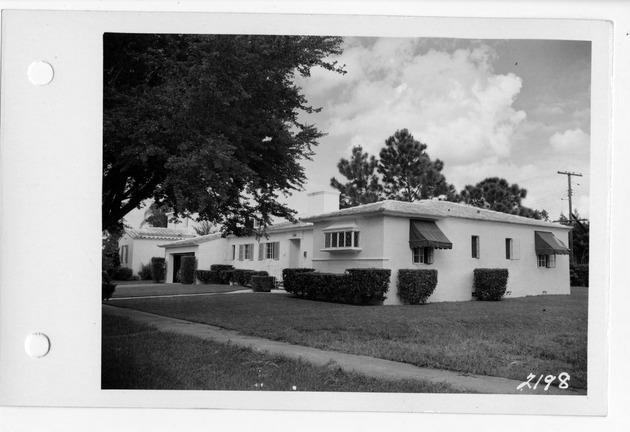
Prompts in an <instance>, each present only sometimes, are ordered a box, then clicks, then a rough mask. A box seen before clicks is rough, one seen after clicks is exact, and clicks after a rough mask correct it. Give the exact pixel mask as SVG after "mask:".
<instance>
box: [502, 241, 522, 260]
mask: <svg viewBox="0 0 630 432" xmlns="http://www.w3.org/2000/svg"><path fill="white" fill-rule="evenodd" d="M519 258H520V242H519V240H516V239H512V238H506V239H505V259H508V260H517V259H519Z"/></svg>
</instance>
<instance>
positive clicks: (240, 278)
mask: <svg viewBox="0 0 630 432" xmlns="http://www.w3.org/2000/svg"><path fill="white" fill-rule="evenodd" d="M252 276H269V273H267V272H266V271H264V270H263V271H258V270H249V269H235V270H234V274H233V276H232V280H233V281H234V282H236V283H237V284H239V285H241V286H251V278H252Z"/></svg>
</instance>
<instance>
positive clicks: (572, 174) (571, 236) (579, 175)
mask: <svg viewBox="0 0 630 432" xmlns="http://www.w3.org/2000/svg"><path fill="white" fill-rule="evenodd" d="M558 174H563V175H566V176H567V180H568V181H569V190H568V193H569V225H571V227H573V219H574V218H573V205H572V201H571V197H572V196H573V189H572V188H571V176H576V177H582V174H579V173H574V172H567V171H558ZM569 249H570V250H571V255H569V256H570V257H571V263H573V259H574V258H573V230H571V231H570V232H569Z"/></svg>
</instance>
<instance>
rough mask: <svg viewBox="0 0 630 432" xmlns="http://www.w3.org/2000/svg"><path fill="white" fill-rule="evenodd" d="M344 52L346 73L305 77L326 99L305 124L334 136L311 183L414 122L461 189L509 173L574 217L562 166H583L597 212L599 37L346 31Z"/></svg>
mask: <svg viewBox="0 0 630 432" xmlns="http://www.w3.org/2000/svg"><path fill="white" fill-rule="evenodd" d="M336 60H338V61H339V63H340V64H345V65H346V68H345V69H346V70H347V74H345V75H338V74H334V73H331V72H328V71H325V70H323V69H317V70H313V73H312V76H311V77H309V78H307V79H299V80H298V84H299V85H300V86H301V87H302V89H303V91H304V94H305V95H306V97H307V99H308V100H309V102H310V103H311V104H312V105H314V106H318V107H322V111H321V112H320V113H318V114H314V115H308V116H304V117H303V120H304V121H307V122H309V123H314V124H315V125H316V126H317V127H318V128H319V129H320V130H321V131H323V132H326V133H327V134H328V135H327V136H325V137H324V138H322V139H321V140H320V144H319V146H318V147H317V148H316V150H315V151H316V153H317V154H316V156H315V157H314V160H313V162H307V163H305V164H304V165H305V168H306V174H307V177H308V179H309V182H308V184H307V187H306V189H307V191H309V192H311V191H316V190H322V189H331V188H330V178H331V177H333V176H335V177H337V179H339V180H340V181H342V182H343V181H344V180H345V177H343V176H341V175H340V174H339V172H338V171H337V168H336V165H337V162H338V161H339V159H341V158H342V157H343V158H349V157H350V154H351V149H352V147H353V146H356V145H361V146H362V147H363V149H364V150H365V151H367V152H368V153H370V154H374V155H376V156H378V152H379V150H380V149H381V148H382V147H383V146H384V142H385V140H386V139H387V138H388V137H389V136H391V135H393V134H394V132H396V130H398V129H403V128H406V129H409V131H410V132H411V133H412V134H413V136H414V138H415V139H417V140H419V141H421V142H423V143H425V144H427V146H428V148H427V152H428V154H429V156H430V157H431V158H432V159H435V158H439V159H441V160H442V161H443V162H444V164H445V168H444V170H443V173H444V174H445V176H446V179H447V180H448V181H449V182H450V183H452V184H454V185H455V187H456V189H457V190H458V191H460V190H461V189H463V188H464V186H465V185H467V184H476V183H478V182H480V181H482V180H483V179H485V178H487V177H493V176H499V177H503V178H505V179H506V180H508V182H510V183H517V184H518V185H519V186H521V187H523V188H525V189H527V191H528V195H527V198H526V199H525V201H524V205H526V206H528V207H532V208H535V209H539V210H543V209H545V210H547V211H548V212H549V215H550V218H551V220H556V219H557V218H558V217H559V215H560V213H561V212H563V213H564V214H565V215H567V214H568V200H567V196H568V194H567V188H568V183H567V176H566V175H560V174H558V173H557V172H558V171H568V172H576V173H581V174H582V175H583V177H573V178H572V179H573V181H572V184H573V209H574V210H575V209H577V210H578V212H579V214H580V216H583V217H588V215H589V159H590V158H589V152H590V82H591V67H590V65H591V43H590V42H583V41H543V40H467V39H436V38H433V39H421V38H346V39H345V40H344V52H343V54H342V55H341V56H339V57H338V58H336ZM295 198H297V199H295V200H293V201H295V202H296V203H298V204H296V206H300V207H301V206H302V205H303V204H302V201H301V200H299V197H297V196H296V197H295ZM289 202H291V201H289Z"/></svg>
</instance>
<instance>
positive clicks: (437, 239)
mask: <svg viewBox="0 0 630 432" xmlns="http://www.w3.org/2000/svg"><path fill="white" fill-rule="evenodd" d="M409 246H410V247H411V248H418V247H434V248H436V249H452V248H453V243H451V241H450V240H449V239H448V238H447V237H446V236H445V235H444V233H443V232H442V230H440V228H438V226H437V224H436V223H435V222H434V221H420V220H412V221H411V223H410V229H409Z"/></svg>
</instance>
